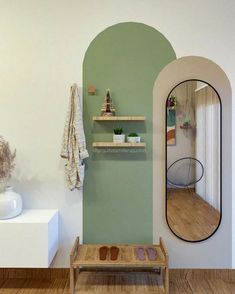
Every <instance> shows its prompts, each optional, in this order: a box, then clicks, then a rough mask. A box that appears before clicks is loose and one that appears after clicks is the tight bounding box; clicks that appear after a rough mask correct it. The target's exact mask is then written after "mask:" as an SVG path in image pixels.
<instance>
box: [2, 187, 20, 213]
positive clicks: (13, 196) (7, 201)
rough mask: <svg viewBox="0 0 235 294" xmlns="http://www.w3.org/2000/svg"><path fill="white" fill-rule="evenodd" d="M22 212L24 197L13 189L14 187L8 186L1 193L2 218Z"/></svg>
mask: <svg viewBox="0 0 235 294" xmlns="http://www.w3.org/2000/svg"><path fill="white" fill-rule="evenodd" d="M21 212H22V198H21V196H20V195H19V194H17V193H16V192H14V191H13V189H12V187H6V188H5V191H3V192H1V193H0V219H8V218H13V217H16V216H17V215H19V214H20V213H21Z"/></svg>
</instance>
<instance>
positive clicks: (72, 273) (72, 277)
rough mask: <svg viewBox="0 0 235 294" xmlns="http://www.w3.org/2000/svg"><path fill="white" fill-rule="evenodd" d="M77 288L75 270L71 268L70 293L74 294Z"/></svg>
mask: <svg viewBox="0 0 235 294" xmlns="http://www.w3.org/2000/svg"><path fill="white" fill-rule="evenodd" d="M74 288H75V269H74V268H73V267H70V293H71V294H74V292H75V291H74V290H75V289H74Z"/></svg>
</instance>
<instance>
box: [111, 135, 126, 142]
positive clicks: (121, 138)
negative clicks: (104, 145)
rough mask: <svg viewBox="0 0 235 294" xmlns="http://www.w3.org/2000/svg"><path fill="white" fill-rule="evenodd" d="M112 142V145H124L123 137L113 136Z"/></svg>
mask: <svg viewBox="0 0 235 294" xmlns="http://www.w3.org/2000/svg"><path fill="white" fill-rule="evenodd" d="M113 142H114V143H124V142H125V135H123V134H121V135H115V134H114V135H113Z"/></svg>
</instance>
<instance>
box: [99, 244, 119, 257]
mask: <svg viewBox="0 0 235 294" xmlns="http://www.w3.org/2000/svg"><path fill="white" fill-rule="evenodd" d="M109 251H110V259H111V260H117V258H118V253H119V248H118V247H116V246H111V247H110V248H108V247H107V246H102V247H100V249H99V255H100V260H106V259H107V255H108V252H109Z"/></svg>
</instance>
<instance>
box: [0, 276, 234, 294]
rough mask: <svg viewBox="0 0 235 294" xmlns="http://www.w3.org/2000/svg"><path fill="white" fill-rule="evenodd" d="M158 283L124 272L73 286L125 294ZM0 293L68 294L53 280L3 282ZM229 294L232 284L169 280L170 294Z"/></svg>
mask: <svg viewBox="0 0 235 294" xmlns="http://www.w3.org/2000/svg"><path fill="white" fill-rule="evenodd" d="M157 284H158V279H157V275H156V274H155V273H146V272H145V273H123V272H119V273H117V272H115V273H112V272H107V273H105V272H82V273H81V274H80V275H79V279H78V282H77V285H76V289H77V291H76V293H78V294H91V293H96V294H106V293H109V294H112V293H113V294H124V293H125V294H126V293H139V294H140V293H143V294H144V293H156V294H157V293H162V292H161V291H158V292H156V289H157ZM0 293H1V294H69V280H68V279H66V278H55V279H52V280H38V279H20V278H17V279H5V280H0ZM190 293H195V294H231V293H233V294H234V293H235V283H233V282H231V281H230V282H228V281H227V282H226V281H223V280H221V279H203V278H200V279H191V278H189V279H187V278H175V279H174V280H170V294H190Z"/></svg>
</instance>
